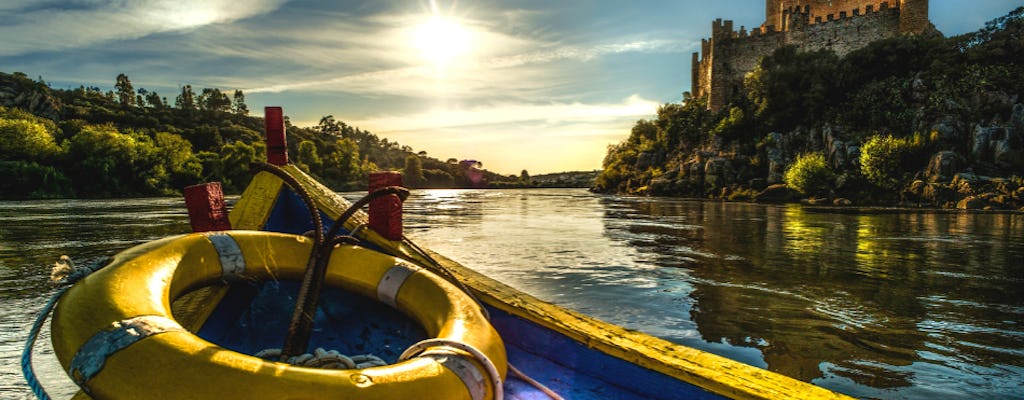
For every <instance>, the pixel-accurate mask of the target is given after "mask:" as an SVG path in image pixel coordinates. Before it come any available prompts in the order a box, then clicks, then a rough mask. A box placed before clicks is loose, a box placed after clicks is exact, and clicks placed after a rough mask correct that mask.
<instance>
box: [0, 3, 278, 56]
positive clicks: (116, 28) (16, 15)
mask: <svg viewBox="0 0 1024 400" xmlns="http://www.w3.org/2000/svg"><path fill="white" fill-rule="evenodd" d="M284 1H285V0H254V1H244V2H239V1H232V0H138V1H131V0H109V1H95V0H93V1H88V0H86V1H82V0H79V1H67V2H52V3H42V4H32V3H29V2H17V3H13V4H8V5H6V6H4V7H3V8H0V21H5V23H4V24H2V25H0V37H4V38H16V40H5V41H4V44H3V45H0V55H3V56H12V55H19V54H25V53H31V52H38V51H57V50H66V49H74V48H82V47H87V46H92V45H97V44H102V43H106V42H110V41H115V40H125V39H138V38H142V37H145V36H148V35H151V34H154V33H159V32H173V31H181V30H188V29H193V28H196V27H200V26H206V25H210V24H219V23H227V22H232V21H236V20H239V19H244V18H248V17H252V16H255V15H259V14H263V13H267V12H270V11H273V10H275V9H277V8H278V7H280V6H281V5H282V4H283V3H284Z"/></svg>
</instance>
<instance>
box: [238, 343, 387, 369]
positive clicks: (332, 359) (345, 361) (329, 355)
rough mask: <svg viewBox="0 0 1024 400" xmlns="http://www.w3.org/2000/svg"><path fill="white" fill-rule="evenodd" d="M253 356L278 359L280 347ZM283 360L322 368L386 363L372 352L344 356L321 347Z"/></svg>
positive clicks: (376, 365) (362, 366) (371, 365)
mask: <svg viewBox="0 0 1024 400" xmlns="http://www.w3.org/2000/svg"><path fill="white" fill-rule="evenodd" d="M255 356H256V357H259V358H263V359H267V360H274V359H279V358H281V349H266V350H262V351H260V352H259V353H256V354H255ZM285 362H287V363H288V364H291V365H298V366H302V367H310V368H324V369H363V368H370V367H383V366H385V365H388V363H387V361H384V360H383V359H381V358H380V357H377V356H375V355H373V354H360V355H355V356H346V355H344V354H341V353H339V352H338V351H337V350H324V349H323V348H317V349H316V350H313V352H312V353H306V354H302V355H298V356H294V357H289V358H288V359H287V360H285Z"/></svg>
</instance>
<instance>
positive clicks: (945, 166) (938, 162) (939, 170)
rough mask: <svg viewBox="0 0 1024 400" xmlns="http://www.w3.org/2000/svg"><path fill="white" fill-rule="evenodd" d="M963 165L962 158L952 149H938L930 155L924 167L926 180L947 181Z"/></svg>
mask: <svg viewBox="0 0 1024 400" xmlns="http://www.w3.org/2000/svg"><path fill="white" fill-rule="evenodd" d="M963 167H964V160H963V158H962V157H960V155H959V154H956V153H955V152H952V151H940V152H938V153H935V155H933V156H932V158H931V160H930V161H928V167H927V168H925V177H926V178H927V180H928V182H949V181H951V180H952V179H953V176H954V175H956V173H958V172H960V171H961V170H962V169H963Z"/></svg>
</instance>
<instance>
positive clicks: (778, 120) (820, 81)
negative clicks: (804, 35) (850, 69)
mask: <svg viewBox="0 0 1024 400" xmlns="http://www.w3.org/2000/svg"><path fill="white" fill-rule="evenodd" d="M839 68H840V59H839V57H838V56H836V54H835V53H834V52H832V51H831V50H819V51H812V52H800V51H798V50H797V48H796V47H795V46H786V47H782V48H779V49H778V50H775V51H774V52H773V53H772V54H770V55H767V56H764V57H762V58H761V60H760V62H758V64H757V66H756V67H755V68H754V70H753V71H752V72H750V73H749V74H748V75H747V76H746V78H745V80H744V86H745V87H746V88H747V93H748V99H749V101H750V103H751V105H752V107H753V111H754V115H753V117H754V118H755V120H756V123H757V126H759V127H760V128H761V129H762V130H764V131H765V132H767V131H770V130H777V131H788V130H792V129H793V128H795V127H797V126H800V125H805V126H806V125H810V124H812V123H814V122H817V121H820V120H822V119H823V117H824V116H825V115H826V114H827V113H829V112H831V110H833V108H834V107H835V106H836V105H837V100H838V99H839V93H838V90H837V89H838V82H837V79H836V76H837V75H838V73H839V70H840V69H839ZM760 133H764V132H760Z"/></svg>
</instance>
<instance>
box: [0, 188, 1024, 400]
mask: <svg viewBox="0 0 1024 400" xmlns="http://www.w3.org/2000/svg"><path fill="white" fill-rule="evenodd" d="M357 196H358V194H352V195H351V196H350V197H357ZM188 230H189V227H188V222H187V217H186V215H185V212H184V210H183V205H182V202H181V200H179V199H131V200H103V201H84V200H73V201H42V202H27V203H26V202H0V299H2V303H0V324H2V326H0V398H5V399H6V398H14V399H28V398H31V394H30V393H29V390H28V387H27V386H26V385H25V384H24V383H22V382H23V379H22V378H21V372H20V367H19V359H20V352H21V348H22V345H23V341H24V338H25V335H26V333H27V332H28V329H29V325H30V324H31V322H32V320H33V319H34V318H35V314H36V312H37V311H38V310H39V309H40V308H41V307H42V305H43V303H45V301H46V300H47V299H48V297H49V294H50V293H52V289H51V288H50V286H49V283H48V274H49V266H50V265H52V264H53V261H55V260H56V259H57V257H59V256H60V255H61V254H68V255H71V256H72V257H73V258H75V259H76V260H91V259H95V258H98V257H100V256H104V255H111V254H113V253H115V252H116V251H117V250H119V249H123V248H125V247H127V246H130V245H132V244H136V243H141V242H144V241H148V240H152V239H156V238H159V237H163V236H165V235H168V234H173V233H182V232H187V231H188ZM406 234H407V235H409V236H410V237H412V238H413V239H414V240H416V241H417V242H418V243H420V244H421V245H423V246H425V247H429V248H432V249H434V250H436V251H438V252H440V253H442V254H445V255H447V256H449V257H451V258H453V259H455V260H456V261H459V262H461V263H463V264H466V265H468V266H471V267H473V268H475V269H477V270H479V271H481V272H483V273H485V274H487V275H489V276H491V277H493V278H495V279H498V280H500V281H502V282H505V283H507V284H509V285H512V286H514V287H516V288H519V289H521V290H524V291H526V292H528V293H531V294H533V295H535V296H537V297H539V298H541V299H544V300H548V301H551V302H554V303H557V304H561V305H563V306H566V307H569V308H572V309H575V310H578V311H581V312H583V313H586V314H589V315H592V316H595V317H598V318H601V319H605V320H608V321H611V322H614V323H617V324H620V325H623V326H625V327H627V328H630V329H636V330H640V331H644V332H648V333H651V334H654V335H657V336H660V337H663V338H666V339H668V340H672V341H675V342H679V343H682V344H685V345H688V346H692V347H696V348H700V349H703V350H707V351H710V352H713V353H717V354H721V355H724V356H726V357H729V358H733V359H736V360H739V361H742V362H745V363H749V364H752V365H756V366H759V367H763V368H767V369H770V370H773V371H777V372H780V373H783V374H785V375H788V376H791V377H794V378H797V379H801V380H804V381H809V382H813V383H815V384H818V385H821V386H824V387H828V388H830V389H834V390H837V391H840V392H843V393H846V394H850V395H853V396H857V397H869V398H909V399H935V398H951V397H955V398H1024V395H1022V393H1024V290H1022V289H1021V287H1022V286H1024V216H1022V215H1014V214H944V213H928V212H903V213H890V214H878V215H854V214H837V213H821V212H810V211H806V210H804V209H801V208H800V207H797V206H766V205H754V204H741V203H719V202H701V201H692V200H680V199H664V198H637V197H617V196H601V195H594V194H590V193H587V192H586V191H583V190H561V189H545V190H502V191H498V190H490V191H482V190H436V191H417V192H416V193H415V194H414V195H413V197H411V198H410V200H409V201H408V202H407V203H406ZM48 341H49V336H48V332H45V331H44V335H43V337H42V338H41V339H40V343H41V345H40V346H39V351H37V352H36V354H37V362H36V368H37V372H38V374H39V375H40V376H41V379H42V380H43V382H44V384H46V385H47V387H48V388H49V390H50V393H51V394H56V395H57V396H56V397H57V398H63V397H67V396H69V395H70V394H71V393H73V392H74V388H73V386H72V384H71V383H70V381H68V380H67V379H66V378H64V377H63V375H62V372H61V371H60V368H59V366H57V365H56V360H55V358H54V357H53V355H52V350H51V349H50V348H49V346H48Z"/></svg>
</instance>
